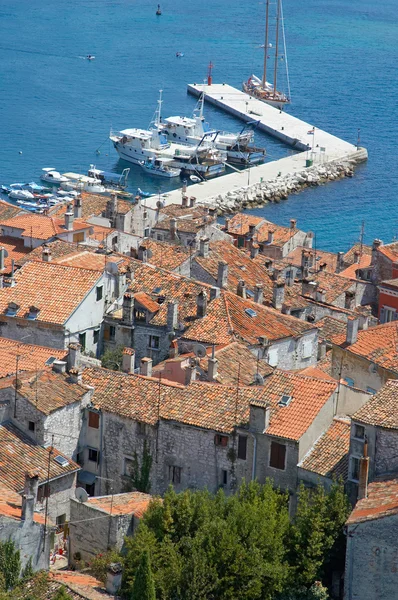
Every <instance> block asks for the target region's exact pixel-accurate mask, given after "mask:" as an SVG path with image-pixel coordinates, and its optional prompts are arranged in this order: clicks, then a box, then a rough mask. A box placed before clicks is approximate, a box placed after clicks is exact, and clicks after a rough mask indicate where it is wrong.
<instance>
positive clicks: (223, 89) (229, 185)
mask: <svg viewBox="0 0 398 600" xmlns="http://www.w3.org/2000/svg"><path fill="white" fill-rule="evenodd" d="M203 90H204V91H205V101H206V102H209V103H211V104H213V105H215V106H217V107H218V108H221V109H222V110H225V111H226V112H228V113H230V114H231V115H234V116H235V117H237V118H239V119H241V120H243V121H246V122H248V121H258V124H257V127H258V128H259V129H261V130H262V131H264V132H266V133H267V134H268V135H271V136H273V137H275V138H277V139H279V140H281V141H282V142H284V143H285V144H287V145H288V146H290V147H291V148H293V149H295V150H297V151H298V152H297V153H295V154H293V155H292V156H288V157H286V158H281V159H279V160H276V161H273V162H266V163H264V164H261V165H257V166H253V167H250V168H247V169H245V170H243V171H241V172H239V173H231V174H229V175H224V176H222V177H218V178H216V179H211V180H209V181H205V182H202V183H198V184H195V185H192V186H189V195H192V196H195V197H196V198H197V200H198V202H200V201H204V200H206V199H209V198H210V197H217V196H220V197H221V196H225V195H226V194H228V193H233V192H234V191H235V190H238V189H239V190H241V189H242V188H249V187H253V186H255V185H256V184H261V185H263V184H266V183H267V182H268V181H269V182H272V181H275V179H276V178H287V177H290V176H294V175H295V174H299V173H302V172H303V170H305V169H309V168H311V167H310V165H309V163H308V160H311V161H312V162H313V165H314V167H316V166H318V167H322V166H327V165H328V164H332V163H336V162H340V163H344V162H345V161H347V162H352V163H355V162H362V161H365V160H366V159H367V156H368V155H367V151H366V149H365V148H357V147H356V146H355V145H354V144H351V143H349V142H346V141H344V140H341V139H340V138H338V137H336V136H334V135H331V134H330V133H328V132H326V131H323V130H321V129H318V128H316V127H314V126H313V125H311V124H309V123H306V122H305V121H301V120H300V119H297V118H296V117H293V116H292V115H289V114H288V113H285V112H283V111H282V112H281V111H279V110H278V109H276V108H274V107H272V106H269V105H268V104H265V103H264V102H261V101H260V100H256V99H255V98H252V97H251V96H249V95H248V94H245V93H244V92H241V91H240V90H237V89H236V88H234V87H232V86H230V85H227V84H213V85H211V86H208V85H204V84H189V85H188V92H189V93H190V94H193V95H194V96H200V94H201V93H202V92H203ZM314 167H312V169H313V168H314ZM158 199H159V198H158V196H156V197H155V196H154V197H151V198H148V199H147V205H148V206H152V205H153V206H154V207H155V206H156V201H157V200H158ZM163 200H164V201H165V203H166V204H172V203H179V202H180V201H181V190H180V189H177V190H174V191H172V192H169V193H168V194H167V195H165V196H164V197H163Z"/></svg>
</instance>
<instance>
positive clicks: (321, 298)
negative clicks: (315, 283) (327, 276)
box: [315, 288, 326, 302]
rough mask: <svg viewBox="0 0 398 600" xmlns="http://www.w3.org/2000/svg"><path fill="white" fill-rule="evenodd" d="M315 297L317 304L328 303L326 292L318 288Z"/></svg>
mask: <svg viewBox="0 0 398 600" xmlns="http://www.w3.org/2000/svg"><path fill="white" fill-rule="evenodd" d="M315 297H316V301H317V302H326V291H325V290H322V289H320V288H318V289H317V290H316V294H315Z"/></svg>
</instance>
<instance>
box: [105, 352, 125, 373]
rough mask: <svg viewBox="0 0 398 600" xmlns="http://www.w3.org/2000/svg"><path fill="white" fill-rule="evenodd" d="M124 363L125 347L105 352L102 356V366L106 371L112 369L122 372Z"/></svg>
mask: <svg viewBox="0 0 398 600" xmlns="http://www.w3.org/2000/svg"><path fill="white" fill-rule="evenodd" d="M122 362H123V346H118V347H117V348H115V349H111V348H110V349H108V350H105V352H104V354H103V355H102V356H101V366H102V367H104V369H111V370H112V371H120V370H121V368H122Z"/></svg>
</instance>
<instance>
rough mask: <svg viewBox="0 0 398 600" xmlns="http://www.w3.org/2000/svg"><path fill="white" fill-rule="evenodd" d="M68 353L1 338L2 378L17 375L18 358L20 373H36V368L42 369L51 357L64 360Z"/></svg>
mask: <svg viewBox="0 0 398 600" xmlns="http://www.w3.org/2000/svg"><path fill="white" fill-rule="evenodd" d="M66 353H67V350H55V349H54V348H46V347H44V346H34V345H32V344H23V343H21V342H15V341H14V340H8V339H6V338H2V337H0V378H1V377H7V375H11V374H12V373H15V369H16V359H17V356H18V357H19V358H18V372H22V371H34V370H35V369H36V367H37V368H39V369H42V368H43V367H44V365H45V362H46V361H47V360H48V359H49V358H50V357H51V356H54V357H55V358H56V359H57V360H62V359H63V358H64V357H65V356H66Z"/></svg>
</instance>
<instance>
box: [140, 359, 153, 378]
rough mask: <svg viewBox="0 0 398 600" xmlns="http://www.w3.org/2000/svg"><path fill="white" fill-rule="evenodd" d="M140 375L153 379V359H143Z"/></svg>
mask: <svg viewBox="0 0 398 600" xmlns="http://www.w3.org/2000/svg"><path fill="white" fill-rule="evenodd" d="M140 375H145V377H152V358H147V357H146V356H145V357H144V358H141V365H140Z"/></svg>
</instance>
